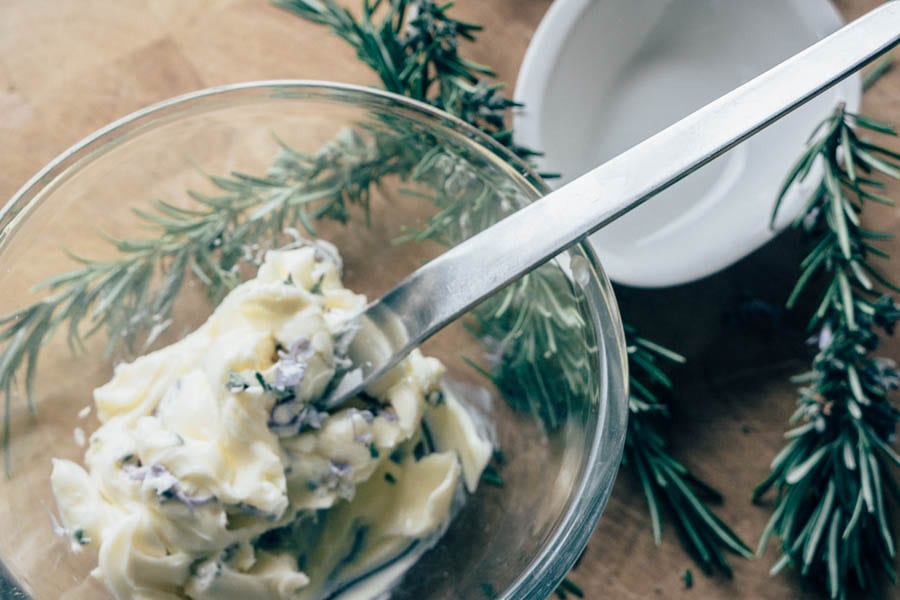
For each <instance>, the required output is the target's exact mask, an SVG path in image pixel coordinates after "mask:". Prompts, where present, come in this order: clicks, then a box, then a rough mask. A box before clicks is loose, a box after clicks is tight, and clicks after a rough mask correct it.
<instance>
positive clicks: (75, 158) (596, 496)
mask: <svg viewBox="0 0 900 600" xmlns="http://www.w3.org/2000/svg"><path fill="white" fill-rule="evenodd" d="M263 89H273V90H278V89H284V90H297V89H299V90H303V91H305V92H308V93H310V94H312V95H315V94H316V93H318V94H319V96H318V97H319V98H320V99H326V100H327V99H329V98H328V94H332V95H333V94H335V93H340V94H343V95H345V96H357V97H362V98H364V97H370V98H376V99H378V100H380V101H384V102H387V103H389V104H391V103H392V104H396V105H399V106H400V107H401V108H402V109H406V110H408V111H412V112H413V113H418V114H419V115H422V116H424V117H425V118H426V119H428V121H429V123H428V124H429V126H433V127H436V128H438V129H444V130H448V129H449V130H455V131H456V132H457V133H461V134H463V135H464V137H466V138H468V139H470V140H472V141H474V142H475V143H476V144H475V145H476V147H477V148H478V149H479V151H483V152H484V153H485V154H488V155H493V156H492V158H495V159H500V160H502V161H503V166H505V167H506V168H507V170H508V171H509V172H510V175H511V176H512V177H514V178H518V179H519V180H520V181H519V182H517V183H518V184H519V185H523V186H525V188H526V189H528V190H529V191H530V192H532V193H533V194H535V196H536V197H539V196H542V195H544V194H546V193H547V192H548V191H549V187H548V186H547V184H546V182H545V181H544V180H543V179H542V178H541V177H540V175H538V174H537V173H536V172H535V170H534V169H533V168H532V167H531V166H529V165H528V164H527V163H526V162H525V161H523V160H522V159H521V158H519V157H518V156H516V155H515V154H514V153H513V152H512V151H511V150H509V149H508V148H506V147H505V146H503V145H502V144H500V143H499V142H498V141H497V140H495V139H494V138H492V137H491V136H489V135H487V134H486V133H484V132H482V131H480V130H478V129H477V128H475V127H474V126H472V125H470V124H469V123H466V122H465V121H463V120H462V119H460V118H458V117H455V116H453V115H451V114H449V113H447V112H444V111H442V110H440V109H438V108H436V107H434V106H431V105H429V104H427V103H425V102H422V101H419V100H415V99H412V98H408V97H406V96H401V95H399V94H395V93H392V92H388V91H385V90H381V89H378V88H373V87H368V86H362V85H356V84H350V83H342V82H334V81H323V80H310V79H271V80H256V81H245V82H240V83H232V84H226V85H220V86H214V87H208V88H203V89H200V90H195V91H192V92H188V93H185V94H181V95H178V96H173V97H171V98H168V99H165V100H162V101H159V102H156V103H153V104H150V105H148V106H146V107H144V108H141V109H138V110H136V111H134V112H131V113H129V114H127V115H125V116H123V117H120V118H118V119H116V120H114V121H112V122H111V123H109V124H107V125H105V126H103V127H101V128H99V129H97V130H95V131H94V132H92V133H90V134H88V135H87V136H85V137H83V138H82V139H81V140H79V141H78V142H76V143H74V144H73V145H71V146H69V147H68V148H67V149H66V150H64V151H63V152H61V153H60V154H58V155H57V156H56V157H55V158H54V159H53V160H51V161H50V162H49V163H47V164H46V165H45V166H44V167H43V168H41V169H40V170H39V171H38V172H37V173H35V174H34V175H33V176H32V177H31V178H29V179H28V180H27V181H26V182H25V184H23V185H22V186H21V187H20V188H19V189H18V190H17V191H16V192H15V193H14V194H13V195H12V197H11V198H10V199H9V200H8V201H6V202H5V203H3V205H2V206H0V252H2V251H3V249H4V248H5V247H6V245H7V243H8V242H9V240H10V239H11V238H12V235H13V234H14V233H15V230H16V229H18V225H19V224H20V223H21V222H22V221H23V220H24V219H25V217H26V216H27V215H28V213H29V212H30V211H31V209H32V208H34V207H35V206H37V205H38V204H40V203H41V202H42V200H43V194H42V192H43V191H44V190H46V189H47V188H48V187H50V186H51V184H53V183H54V182H57V181H58V180H60V178H61V177H62V176H64V175H65V174H67V173H68V171H69V169H72V168H76V169H77V167H78V166H79V163H81V161H82V160H84V159H89V158H90V156H91V154H92V153H93V152H94V151H95V150H100V149H102V148H104V147H105V146H106V144H107V143H108V142H109V141H111V140H115V139H116V138H117V137H119V136H123V137H126V138H127V137H128V136H130V135H132V134H140V132H141V131H143V129H142V128H137V129H135V130H134V131H131V130H129V128H130V127H131V126H133V125H135V124H137V123H139V122H141V121H147V122H148V123H152V122H153V121H154V119H156V118H157V117H158V116H159V113H161V112H163V111H166V110H168V109H174V110H177V109H179V108H184V107H186V106H189V105H190V104H192V103H194V102H197V101H200V100H204V99H209V98H215V97H227V96H228V95H232V94H239V93H240V92H244V91H247V90H250V91H256V90H263ZM313 97H314V96H313ZM305 99H308V98H301V100H305ZM216 108H220V107H211V110H215V109H216ZM576 250H577V251H578V252H580V253H582V254H583V255H584V256H585V257H586V258H587V260H588V261H589V262H590V264H591V266H592V267H593V269H595V270H596V274H594V273H593V272H592V273H591V275H590V276H591V278H592V279H593V280H594V282H593V283H595V284H596V285H597V286H598V287H599V288H601V289H602V290H604V291H606V292H609V298H610V300H611V302H610V303H605V304H607V305H608V306H607V307H606V308H607V309H608V310H609V311H610V313H611V314H610V316H611V317H612V318H611V323H609V324H607V325H611V326H612V327H614V328H615V329H616V331H615V338H616V339H617V340H618V344H619V345H620V346H621V348H618V349H617V350H619V354H620V355H622V357H624V352H625V348H624V343H623V337H624V333H623V331H622V325H621V319H620V317H619V311H618V304H617V303H616V301H615V298H614V296H613V294H612V291H611V287H610V285H609V281H608V279H607V278H606V276H605V275H604V272H603V269H602V265H601V264H600V261H599V260H598V258H597V256H596V254H595V253H594V251H593V249H592V247H591V246H590V245H589V244H588V243H586V242H583V241H582V242H579V243H578V244H576V245H575V246H574V247H573V248H572V249H570V250H569V251H576ZM586 295H587V298H588V301H589V303H601V302H603V301H602V300H601V299H600V298H599V297H598V294H597V293H596V292H594V293H593V294H592V293H589V292H588V293H587V294H586ZM592 320H595V319H592ZM593 325H594V328H595V330H596V333H597V334H598V335H602V332H601V331H600V323H597V322H595V323H593ZM618 362H619V361H608V360H603V363H604V364H605V365H606V368H607V369H612V368H616V367H617V364H618ZM621 364H622V366H623V368H624V370H625V372H623V373H622V379H623V380H624V382H625V394H624V398H625V399H627V397H628V390H627V380H628V378H627V364H626V363H625V361H624V359H623V360H622V361H621ZM612 401H614V399H609V400H608V401H607V403H606V409H605V411H604V410H601V411H599V412H598V417H599V419H598V420H599V422H600V423H607V422H608V421H609V419H610V417H611V413H612V412H613V411H612V410H611V409H610V402H612ZM626 401H627V400H626ZM621 410H622V411H623V413H624V416H625V417H627V413H628V411H627V409H625V408H621ZM620 425H622V431H621V434H619V435H618V436H617V438H616V439H614V440H613V449H614V452H615V461H614V463H613V465H612V466H610V465H609V464H608V460H601V457H600V451H601V448H600V446H601V441H603V438H604V435H602V434H603V433H604V430H603V429H602V428H601V427H597V428H596V432H597V435H594V436H593V439H592V440H591V446H590V448H589V449H588V452H587V458H586V470H585V473H584V479H583V480H582V481H581V482H578V484H577V486H576V488H575V490H574V492H573V497H572V499H571V500H570V505H569V507H568V508H567V509H566V511H565V513H564V514H563V515H562V517H561V518H560V521H559V523H558V525H557V527H556V528H555V529H554V530H553V532H552V533H551V534H550V537H549V538H548V540H547V541H546V542H545V543H544V545H543V547H542V548H541V550H540V552H539V553H538V554H537V555H536V556H535V557H534V558H533V559H532V560H531V562H530V563H529V566H528V567H527V569H526V570H525V571H523V572H521V573H519V574H518V576H517V577H516V578H515V579H513V581H512V583H511V584H510V587H509V588H508V589H507V590H504V592H503V594H502V596H498V598H502V600H517V599H519V598H531V597H537V595H540V594H543V595H545V596H546V595H549V594H550V593H552V591H553V589H554V588H555V586H556V585H558V583H559V582H560V581H562V579H563V578H564V577H565V576H566V574H567V573H568V571H569V570H570V569H571V567H572V565H573V564H574V563H575V561H576V560H577V558H578V557H579V556H580V554H581V552H582V551H583V549H584V547H585V546H586V545H587V542H588V540H589V538H590V537H591V534H592V533H593V531H594V529H595V528H596V525H597V522H598V521H599V519H600V516H601V513H602V512H603V509H604V507H605V505H606V502H607V500H608V498H609V495H610V491H609V490H606V492H605V493H604V492H601V493H591V490H589V489H587V486H588V484H589V482H591V481H593V480H595V479H597V477H599V476H600V475H601V474H602V473H603V472H604V471H606V470H607V469H612V473H611V474H610V477H609V481H610V488H611V486H612V481H614V479H615V475H616V472H617V470H618V467H619V463H620V461H621V455H622V452H623V450H624V444H625V427H624V425H625V423H624V421H622V422H620ZM4 578H7V579H8V580H9V582H10V583H11V584H12V585H13V586H17V583H16V582H15V580H14V579H13V578H12V577H10V576H9V574H7V573H6V572H5V567H4V565H3V564H2V562H0V583H2V580H3V579H4ZM17 592H18V590H15V589H14V590H13V594H15V593H17ZM18 593H22V592H18ZM536 594H537V595H536ZM13 597H17V596H13ZM22 597H23V598H24V597H27V596H25V595H24V594H23V596H22Z"/></svg>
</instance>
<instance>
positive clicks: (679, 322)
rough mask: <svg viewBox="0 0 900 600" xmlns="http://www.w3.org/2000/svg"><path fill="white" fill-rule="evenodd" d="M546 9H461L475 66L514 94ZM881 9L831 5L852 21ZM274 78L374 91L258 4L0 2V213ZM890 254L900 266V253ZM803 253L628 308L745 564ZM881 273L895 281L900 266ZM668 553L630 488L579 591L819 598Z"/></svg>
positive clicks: (306, 28) (892, 221)
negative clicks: (757, 305)
mask: <svg viewBox="0 0 900 600" xmlns="http://www.w3.org/2000/svg"><path fill="white" fill-rule="evenodd" d="M348 1H349V0H348ZM810 1H812V0H810ZM349 3H350V4H355V1H349ZM549 4H550V1H549V0H459V1H458V6H457V8H456V9H455V10H456V11H457V14H459V15H461V16H462V17H465V18H468V19H470V20H472V21H474V22H477V23H482V24H484V25H485V26H486V32H485V33H483V34H482V36H481V39H480V41H479V42H478V43H477V44H474V45H470V46H468V47H467V48H466V52H467V53H469V55H470V56H471V57H472V58H474V59H475V60H477V61H479V62H482V63H486V64H489V65H491V66H493V67H494V68H495V69H496V70H497V72H498V73H499V75H500V77H501V79H503V80H505V81H507V82H510V84H511V83H512V82H514V81H515V77H516V72H517V70H518V66H519V63H520V61H521V58H522V55H523V53H524V51H525V48H526V46H527V44H528V41H529V38H530V36H531V34H532V32H533V31H534V28H535V27H536V26H537V24H538V22H539V21H540V19H541V17H542V15H543V14H544V12H545V10H546V9H547V7H548V6H549ZM877 4H879V2H878V1H877V0H840V1H838V2H837V5H838V7H839V9H840V10H841V12H842V13H843V14H844V16H845V17H846V18H848V19H850V18H853V17H855V16H858V15H859V14H861V13H863V12H864V11H866V10H868V9H870V8H872V7H874V6H876V5H877ZM277 78H307V79H334V80H341V81H349V82H354V83H361V84H374V83H376V81H375V79H374V78H373V76H372V74H371V73H370V72H369V71H368V70H367V69H366V68H365V67H363V66H362V65H361V64H360V63H359V62H358V61H357V60H356V59H355V57H354V54H353V53H352V52H351V51H350V50H349V49H348V48H347V47H346V46H345V45H344V44H343V43H342V42H341V41H339V40H337V39H336V38H333V37H331V36H330V35H329V34H328V33H327V32H326V31H325V30H324V29H322V28H319V27H315V26H312V25H309V24H307V23H305V22H303V21H301V20H300V19H298V18H295V17H292V16H289V15H288V14H286V13H284V12H282V11H279V10H277V9H275V8H273V7H272V6H270V5H269V4H268V3H266V2H264V1H263V0H202V1H201V0H194V1H192V2H185V1H184V0H117V1H116V2H109V1H108V0H66V1H65V2H59V1H58V0H4V2H2V3H0V157H2V158H0V165H2V169H0V198H7V197H9V196H10V195H11V194H12V193H13V192H14V191H15V190H16V189H17V188H18V187H19V186H20V185H22V184H23V183H24V182H25V181H26V180H27V179H28V177H30V176H31V175H32V174H33V173H34V172H36V171H37V170H38V169H39V168H40V167H41V166H43V165H44V164H45V163H46V162H48V161H49V160H50V159H51V158H53V157H54V156H55V155H56V154H58V153H59V152H60V151H62V150H63V149H65V148H66V147H68V146H69V145H70V144H72V143H74V142H76V141H77V140H79V139H80V138H81V137H83V136H84V135H86V134H88V133H90V132H91V131H93V130H95V129H97V128H98V127H100V126H102V125H104V124H106V123H108V122H110V121H112V120H113V119H115V118H118V117H121V116H123V115H125V114H127V113H129V112H131V111H133V110H135V109H138V108H141V107H143V106H145V105H147V104H150V103H153V102H156V101H158V100H162V99H164V98H168V97H170V96H174V95H176V94H181V93H184V92H188V91H191V90H196V89H199V88H203V87H208V86H214V85H220V84H225V83H231V82H237V81H244V80H253V79H277ZM864 108H865V111H866V112H867V113H868V114H871V115H872V116H874V117H878V118H881V119H884V120H888V121H893V122H894V123H895V124H900V69H895V70H894V72H892V73H890V74H889V75H888V76H886V77H885V78H884V79H883V80H882V81H881V82H879V83H878V85H877V86H876V87H875V88H874V89H873V90H872V91H871V92H869V93H868V94H867V95H866V97H865V101H864ZM897 146H898V145H897V144H896V143H895V144H894V147H895V148H896V147H897ZM898 149H900V148H898ZM888 195H890V196H892V197H895V198H898V197H900V186H898V185H896V184H893V185H892V186H890V188H889V190H888ZM867 218H868V219H869V220H870V222H871V223H872V224H873V225H876V226H877V227H878V228H880V229H890V230H892V231H895V232H900V212H898V210H897V209H874V210H871V211H868V213H867ZM891 250H892V253H893V254H894V255H898V256H900V244H898V243H896V242H895V243H893V244H892V248H891ZM799 253H800V244H799V243H798V240H797V239H796V238H794V237H792V236H790V235H788V236H783V237H782V238H780V239H778V240H776V241H775V242H774V243H773V244H771V245H770V246H768V247H767V248H764V249H762V250H761V251H759V252H757V253H756V254H754V255H753V256H751V257H749V258H747V259H745V260H744V261H742V262H741V263H740V264H738V265H736V266H734V267H732V268H731V269H729V270H728V271H726V272H724V273H722V274H720V275H717V276H715V277H711V278H708V279H706V280H704V281H701V282H698V283H695V284H690V285H686V286H680V287H678V288H674V289H670V290H666V291H637V290H628V289H621V290H619V298H620V301H621V305H622V312H623V314H624V316H625V318H626V320H628V321H630V322H632V323H633V324H635V325H637V326H639V327H640V329H641V330H642V331H644V332H645V333H649V334H650V335H651V337H654V339H658V340H659V341H661V342H663V343H666V344H668V345H669V346H670V347H672V348H675V349H676V350H678V351H680V352H682V353H684V354H686V355H687V356H688V358H689V359H690V362H689V364H688V366H686V367H684V368H682V369H680V370H678V371H676V373H675V379H676V386H677V389H676V394H675V397H674V398H673V399H672V402H673V413H674V419H673V421H672V425H671V427H670V428H669V431H670V433H671V439H672V446H673V448H674V451H675V453H676V455H677V456H678V457H679V458H680V459H683V460H684V462H685V463H686V464H687V465H688V466H690V467H691V468H692V469H695V470H696V471H697V472H698V473H699V474H700V475H701V476H702V477H704V478H706V479H707V480H708V481H710V482H711V483H712V484H713V485H715V486H716V487H718V488H719V489H720V490H722V491H723V492H724V494H725V496H726V503H725V504H724V505H723V506H722V507H721V508H720V509H718V510H719V513H720V514H721V515H722V516H723V517H724V518H725V520H726V521H727V522H729V523H731V524H733V525H734V527H735V529H736V530H737V532H738V533H739V534H740V535H741V536H743V538H744V539H745V540H746V541H748V543H750V545H751V546H753V545H755V542H756V540H757V537H758V534H759V532H760V531H761V529H762V527H763V525H764V523H765V521H766V519H767V518H768V516H769V512H770V507H767V506H762V507H757V506H753V505H751V504H750V503H749V500H748V498H749V495H750V490H751V489H752V487H753V485H754V484H755V483H756V482H758V481H759V480H761V479H762V478H763V477H764V476H765V474H766V472H767V465H768V462H769V461H770V460H771V457H772V456H773V454H774V453H775V452H776V451H777V450H778V449H779V448H780V446H781V444H782V438H781V435H782V433H783V431H784V428H785V422H786V419H787V417H788V415H789V414H790V413H791V412H792V410H793V406H794V398H795V395H794V391H793V388H792V386H791V385H790V384H788V383H786V379H787V377H788V376H789V375H790V374H792V373H794V372H797V371H799V370H801V369H802V368H803V367H804V362H805V361H806V360H808V359H807V358H806V355H805V350H804V348H803V346H802V339H803V334H802V325H801V323H800V321H799V320H798V319H797V318H794V317H791V316H790V315H787V316H785V317H783V319H782V320H781V321H780V325H779V326H780V327H781V329H780V330H779V331H778V332H775V331H772V330H771V327H770V326H769V325H771V324H770V323H769V324H767V323H766V322H760V321H758V320H755V319H754V318H752V315H753V314H754V313H753V311H752V310H749V311H748V306H751V307H752V304H748V303H747V301H746V300H747V299H748V298H750V299H754V301H756V300H762V301H766V302H771V303H773V304H775V305H778V304H780V303H781V302H783V299H784V297H785V295H786V293H787V291H788V289H789V286H790V285H791V282H792V281H793V278H794V277H796V266H795V265H796V264H797V260H795V258H797V257H799ZM785 257H788V258H789V259H790V260H786V259H785ZM885 269H886V270H887V271H888V272H889V273H890V274H891V275H892V276H893V278H894V279H900V260H897V261H894V262H892V263H889V264H886V265H885ZM776 333H777V335H776ZM884 353H885V354H886V355H888V356H893V357H895V358H897V357H900V345H898V344H897V342H896V341H889V342H888V343H887V344H886V346H885V348H884ZM896 512H897V511H895V514H896ZM895 520H896V519H895ZM898 524H900V521H898ZM898 529H900V528H898ZM664 536H665V540H664V542H663V544H662V545H661V546H656V545H654V543H653V541H652V539H651V535H650V528H649V521H648V518H647V513H646V509H645V506H644V504H643V499H642V496H641V495H640V493H639V490H638V489H637V486H636V485H635V483H634V481H633V480H632V479H631V477H630V474H629V473H627V472H623V474H622V476H621V477H620V478H619V481H618V483H617V487H616V490H615V493H614V495H613V499H612V500H611V502H610V504H609V507H608V509H607V511H606V514H605V516H604V518H603V520H602V522H601V525H600V527H599V528H598V530H597V531H596V533H595V534H594V537H593V539H592V541H591V543H590V545H589V547H588V551H587V553H586V555H585V557H584V559H583V560H582V562H581V564H580V566H579V567H578V569H577V570H576V571H575V572H574V574H573V575H572V579H573V580H574V581H575V582H577V583H578V584H579V585H580V586H581V587H582V588H583V589H584V591H585V595H586V597H588V598H614V599H618V600H629V599H637V598H694V599H697V598H704V599H707V598H709V599H717V598H721V599H729V600H731V599H734V598H754V599H756V598H759V599H776V598H779V599H780V598H814V597H816V596H815V595H813V594H811V593H806V592H803V591H802V588H801V586H800V584H799V582H798V580H797V579H795V578H793V577H791V576H780V577H778V578H774V579H773V578H770V577H769V576H768V574H767V572H768V569H769V568H770V566H771V564H772V561H773V559H774V557H775V553H774V552H771V551H770V552H769V553H768V554H767V555H766V556H765V557H764V558H763V559H761V560H755V561H743V560H738V559H735V560H734V563H735V565H734V566H735V577H734V579H733V580H731V581H728V580H725V579H723V578H720V577H715V578H708V577H705V576H703V575H702V574H699V573H698V570H697V569H696V568H695V567H694V565H693V564H692V563H691V561H690V560H689V559H688V558H687V556H686V555H685V554H684V553H683V551H682V550H681V548H680V546H679V544H678V543H677V540H676V538H675V532H674V531H673V530H672V529H671V528H666V529H665V531H664ZM686 569H691V570H692V571H693V572H694V577H693V579H694V584H693V588H692V589H686V587H685V584H684V583H683V581H682V577H683V575H684V573H685V570H686ZM895 592H896V593H897V594H898V595H900V591H897V590H895Z"/></svg>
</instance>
